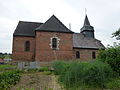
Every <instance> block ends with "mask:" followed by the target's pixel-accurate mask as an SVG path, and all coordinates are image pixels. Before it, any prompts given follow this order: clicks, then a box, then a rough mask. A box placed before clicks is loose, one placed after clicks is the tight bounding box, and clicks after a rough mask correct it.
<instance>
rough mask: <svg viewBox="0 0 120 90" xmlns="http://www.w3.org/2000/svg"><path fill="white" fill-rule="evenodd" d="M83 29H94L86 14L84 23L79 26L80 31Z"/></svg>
mask: <svg viewBox="0 0 120 90" xmlns="http://www.w3.org/2000/svg"><path fill="white" fill-rule="evenodd" d="M83 31H94V27H93V26H91V25H90V22H89V20H88V17H87V14H86V16H85V21H84V25H83V27H82V28H81V32H83Z"/></svg>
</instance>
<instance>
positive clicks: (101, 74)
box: [55, 61, 113, 87]
mask: <svg viewBox="0 0 120 90" xmlns="http://www.w3.org/2000/svg"><path fill="white" fill-rule="evenodd" d="M65 66H69V67H67V69H66V67H65ZM56 69H57V74H59V78H58V79H59V82H60V83H62V84H63V85H65V87H73V86H75V85H76V86H80V85H84V84H85V85H91V86H96V87H104V84H105V83H106V82H108V81H109V80H110V79H111V78H112V77H113V71H112V69H111V67H110V66H109V65H108V64H105V63H103V62H100V61H92V62H86V63H82V62H72V63H68V65H67V63H65V62H64V63H63V62H60V61H59V63H57V68H56ZM56 69H55V72H56ZM61 71H62V73H60V72H61Z"/></svg>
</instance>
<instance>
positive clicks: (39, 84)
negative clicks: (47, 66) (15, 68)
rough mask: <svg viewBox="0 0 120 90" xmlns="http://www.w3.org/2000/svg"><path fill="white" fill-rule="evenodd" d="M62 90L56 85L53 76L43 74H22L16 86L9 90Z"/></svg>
mask: <svg viewBox="0 0 120 90" xmlns="http://www.w3.org/2000/svg"><path fill="white" fill-rule="evenodd" d="M23 88H24V89H27V90H62V89H61V87H60V85H59V84H58V83H57V79H56V77H55V76H54V75H45V74H44V73H41V72H40V73H26V74H23V75H22V77H21V80H20V82H19V83H18V84H16V85H15V86H13V87H12V88H11V90H21V89H23Z"/></svg>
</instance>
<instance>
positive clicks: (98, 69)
mask: <svg viewBox="0 0 120 90" xmlns="http://www.w3.org/2000/svg"><path fill="white" fill-rule="evenodd" d="M112 77H113V71H112V69H111V67H110V66H109V65H108V64H105V63H102V62H100V61H94V62H90V63H89V64H88V65H87V66H86V67H84V69H83V77H82V78H81V79H82V82H83V83H85V84H88V85H93V86H100V87H104V85H105V83H106V82H108V81H109V80H110V79H111V78H112Z"/></svg>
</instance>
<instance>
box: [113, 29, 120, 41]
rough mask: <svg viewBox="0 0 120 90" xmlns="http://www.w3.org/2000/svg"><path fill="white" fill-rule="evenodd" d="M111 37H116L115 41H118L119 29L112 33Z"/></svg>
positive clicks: (119, 37) (119, 38) (119, 36)
mask: <svg viewBox="0 0 120 90" xmlns="http://www.w3.org/2000/svg"><path fill="white" fill-rule="evenodd" d="M112 35H113V37H116V39H117V40H120V28H119V29H118V30H117V31H116V32H114V33H113V34H112Z"/></svg>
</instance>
